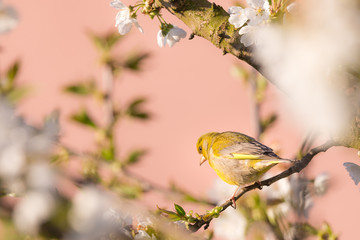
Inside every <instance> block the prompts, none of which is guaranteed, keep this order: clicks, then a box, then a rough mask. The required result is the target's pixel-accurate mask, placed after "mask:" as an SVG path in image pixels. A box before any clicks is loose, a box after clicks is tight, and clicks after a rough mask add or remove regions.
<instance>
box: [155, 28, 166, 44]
mask: <svg viewBox="0 0 360 240" xmlns="http://www.w3.org/2000/svg"><path fill="white" fill-rule="evenodd" d="M157 44H158V45H159V47H161V48H162V47H165V45H166V39H165V37H164V36H163V34H162V31H161V30H159V32H158V34H157Z"/></svg>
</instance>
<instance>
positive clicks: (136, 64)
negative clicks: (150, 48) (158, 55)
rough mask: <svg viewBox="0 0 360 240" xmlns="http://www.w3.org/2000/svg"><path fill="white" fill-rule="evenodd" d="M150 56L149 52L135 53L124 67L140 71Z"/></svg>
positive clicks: (126, 61)
mask: <svg viewBox="0 0 360 240" xmlns="http://www.w3.org/2000/svg"><path fill="white" fill-rule="evenodd" d="M149 56H150V54H149V53H133V54H131V55H130V56H128V57H127V59H126V60H125V63H124V67H125V68H127V69H130V70H134V71H139V70H140V69H141V65H142V63H143V62H144V60H145V59H147V58H148V57H149Z"/></svg>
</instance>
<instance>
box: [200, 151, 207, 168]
mask: <svg viewBox="0 0 360 240" xmlns="http://www.w3.org/2000/svg"><path fill="white" fill-rule="evenodd" d="M204 162H206V158H205V157H204V155H202V154H201V158H200V166H201V164H203V163H204Z"/></svg>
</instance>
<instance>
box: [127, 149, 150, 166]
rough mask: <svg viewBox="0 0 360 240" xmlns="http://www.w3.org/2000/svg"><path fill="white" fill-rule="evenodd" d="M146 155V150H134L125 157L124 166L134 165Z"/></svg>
mask: <svg viewBox="0 0 360 240" xmlns="http://www.w3.org/2000/svg"><path fill="white" fill-rule="evenodd" d="M145 154H146V150H134V151H132V152H131V153H130V154H129V156H128V157H127V159H126V161H125V163H126V164H134V163H137V162H139V161H140V158H141V157H142V156H144V155H145Z"/></svg>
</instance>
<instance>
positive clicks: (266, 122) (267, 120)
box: [260, 113, 278, 132]
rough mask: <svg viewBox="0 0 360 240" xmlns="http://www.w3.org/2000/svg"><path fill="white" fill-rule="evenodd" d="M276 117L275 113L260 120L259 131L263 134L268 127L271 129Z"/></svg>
mask: <svg viewBox="0 0 360 240" xmlns="http://www.w3.org/2000/svg"><path fill="white" fill-rule="evenodd" d="M277 118H278V117H277V115H276V114H275V113H273V114H271V115H270V116H269V117H267V118H265V119H263V120H261V122H260V124H261V129H262V132H265V131H266V130H267V129H268V128H269V127H271V126H272V125H273V124H274V123H275V121H276V120H277Z"/></svg>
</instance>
